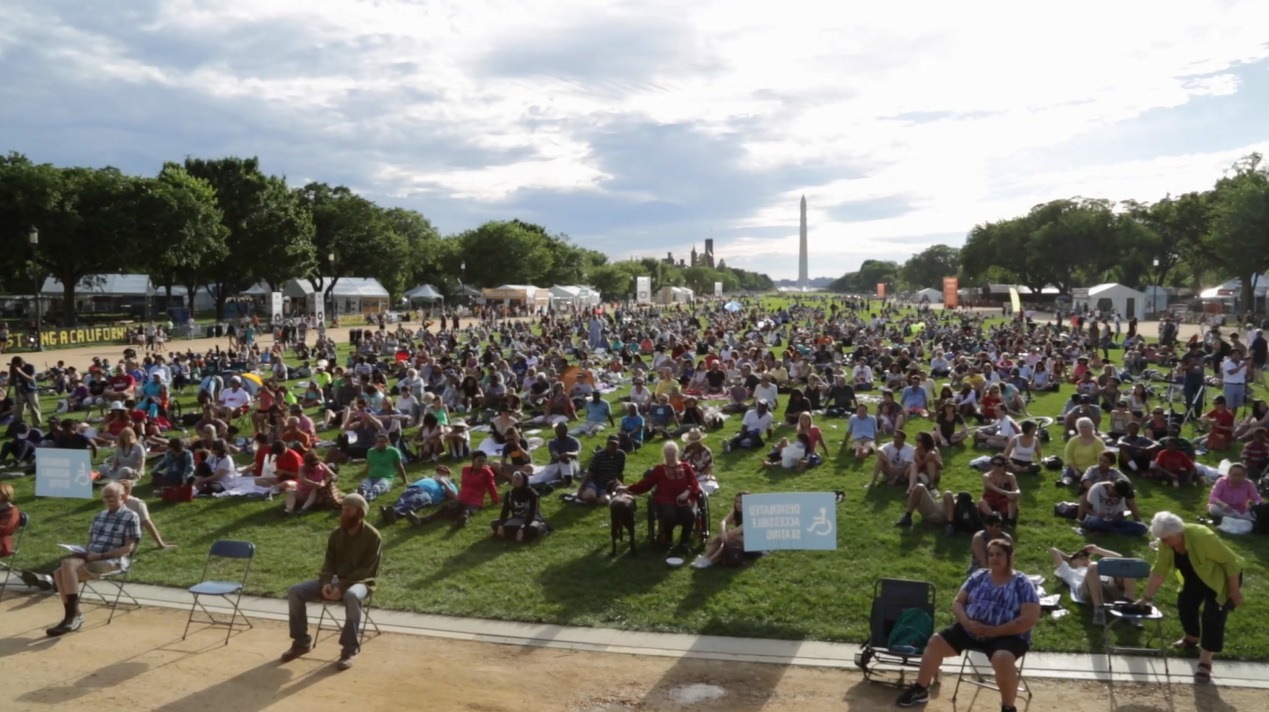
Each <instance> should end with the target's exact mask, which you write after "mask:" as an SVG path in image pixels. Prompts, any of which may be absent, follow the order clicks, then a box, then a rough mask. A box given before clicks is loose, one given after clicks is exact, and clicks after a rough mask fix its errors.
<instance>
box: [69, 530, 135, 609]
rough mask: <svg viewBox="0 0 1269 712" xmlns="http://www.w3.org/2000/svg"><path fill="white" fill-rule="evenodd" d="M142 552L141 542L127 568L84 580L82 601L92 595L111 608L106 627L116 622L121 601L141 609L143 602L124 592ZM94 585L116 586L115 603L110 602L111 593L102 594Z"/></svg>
mask: <svg viewBox="0 0 1269 712" xmlns="http://www.w3.org/2000/svg"><path fill="white" fill-rule="evenodd" d="M140 550H141V542H140V541H138V542H137V548H136V550H135V551H133V552H132V557H131V558H130V560H129V561H128V567H127V568H125V569H119V570H118V571H111V572H108V573H104V574H90V575H89V577H88V578H86V579H84V580H83V581H82V582H81V583H80V592H79V597H80V600H83V598H84V595H85V594H89V593H91V594H92V595H94V596H96V597H97V598H99V599H101V604H102V605H103V606H109V607H110V617H109V618H107V619H106V625H109V624H110V623H112V622H114V619H115V611H116V610H117V609H118V608H119V601H121V600H123V599H125V598H126V599H128V605H129V606H134V607H136V608H140V607H141V602H140V601H138V600H137V599H136V598H135V597H133V595H132V594H130V593H128V592H127V591H125V590H124V586H126V585H127V584H128V576H129V574H131V573H132V568H133V567H134V566H136V565H137V555H138V553H139V552H140ZM94 583H108V584H110V585H111V586H114V587H115V592H114V593H115V596H114V600H113V601H111V600H110V596H109V593H102V592H101V591H98V590H97V588H96V587H95V586H93V584H94Z"/></svg>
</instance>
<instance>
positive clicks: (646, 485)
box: [617, 440, 701, 551]
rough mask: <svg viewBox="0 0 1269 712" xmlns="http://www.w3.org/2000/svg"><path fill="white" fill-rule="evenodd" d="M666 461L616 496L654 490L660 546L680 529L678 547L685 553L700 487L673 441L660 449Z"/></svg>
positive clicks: (622, 489)
mask: <svg viewBox="0 0 1269 712" xmlns="http://www.w3.org/2000/svg"><path fill="white" fill-rule="evenodd" d="M661 455H662V457H663V458H664V462H663V463H662V464H660V465H657V466H656V467H654V468H652V469H651V470H648V472H647V473H645V474H644V476H643V479H641V480H639V481H638V482H636V483H634V484H632V485H630V486H629V487H618V488H617V493H618V494H622V493H625V492H629V493H630V494H643V493H644V492H648V491H649V490H651V491H652V502H651V504H650V507H651V508H652V510H653V511H654V512H655V516H656V519H657V543H658V544H662V545H665V546H669V545H670V543H671V542H672V540H673V534H674V528H675V527H681V528H682V532H681V533H680V534H679V543H678V548H679V549H681V550H683V551H686V550H687V549H688V544H689V542H690V541H691V536H692V532H693V531H694V530H695V528H696V504H697V502H699V501H700V499H701V488H700V484H699V483H698V482H697V480H696V473H695V472H693V471H692V466H691V465H689V464H687V463H686V462H680V461H679V445H678V443H676V442H675V441H673V440H670V441H668V442H666V443H665V445H664V446H662V447H661Z"/></svg>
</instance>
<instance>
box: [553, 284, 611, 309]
mask: <svg viewBox="0 0 1269 712" xmlns="http://www.w3.org/2000/svg"><path fill="white" fill-rule="evenodd" d="M550 291H551V302H552V303H553V304H554V305H556V306H557V307H558V306H569V307H577V308H578V309H581V308H585V307H593V306H596V305H597V304H599V292H597V291H595V289H594V288H593V287H582V286H575V285H569V286H564V285H558V284H557V285H555V286H554V287H551V290H550Z"/></svg>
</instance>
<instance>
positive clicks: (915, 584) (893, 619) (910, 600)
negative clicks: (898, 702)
mask: <svg viewBox="0 0 1269 712" xmlns="http://www.w3.org/2000/svg"><path fill="white" fill-rule="evenodd" d="M936 601H937V595H936V592H935V590H934V585H933V584H930V583H926V582H925V581H907V580H904V579H880V580H878V581H877V582H876V583H875V584H873V594H872V615H871V617H870V621H869V633H868V640H867V641H865V642H864V644H863V645H861V646H859V647H860V651H859V652H858V653H855V665H856V666H857V667H859V669H860V670H863V671H864V679H865V680H867V681H869V682H878V683H881V684H885V685H895V686H899V687H903V686H905V685H906V684H907V683H906V682H905V680H904V676H905V673H907V672H913V673H915V672H916V671H917V670H919V669H920V667H921V653H920V652H915V651H913V650H902V651H899V650H891V649H890V647H889V645H890V643H889V641H890V632H891V631H892V630H893V629H894V627H895V623H897V622H898V621H899V616H901V615H902V614H903V612H904V611H906V610H908V609H909V608H918V609H920V610H923V611H925V612H926V613H927V614H929V616H930V620H931V621H932V620H934V609H935V604H936ZM896 673H897V678H896V677H895V674H896Z"/></svg>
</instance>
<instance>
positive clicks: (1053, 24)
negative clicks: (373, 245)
mask: <svg viewBox="0 0 1269 712" xmlns="http://www.w3.org/2000/svg"><path fill="white" fill-rule="evenodd" d="M1267 14H1269V9H1267V8H1266V7H1265V4H1264V0H1249V1H1245V2H1242V1H1237V0H1210V1H1207V0H1186V1H1173V0H1153V1H1138V0H1118V1H1117V2H1113V3H1107V2H1083V1H1081V0H1073V1H1068V2H1063V3H1055V2H1027V3H1019V2H1016V1H1013V2H994V1H990V0H988V1H983V2H975V3H969V4H966V3H948V2H944V1H941V0H937V1H935V0H920V1H916V0H911V1H909V2H903V3H861V2H845V3H827V2H806V1H804V0H784V1H783V2H779V3H772V2H765V1H751V0H693V1H692V2H687V3H684V2H681V0H680V1H676V2H669V1H665V0H633V1H631V2H615V1H614V2H606V1H604V0H545V1H543V0H516V1H510V0H480V1H479V2H457V1H450V0H436V1H431V0H428V1H413V0H374V1H372V2H358V1H357V0H306V2H302V3H300V2H294V1H293V0H166V1H158V0H130V1H125V2H118V3H91V4H86V3H83V2H81V1H79V0H5V1H4V2H3V3H0V77H3V78H4V79H3V81H0V151H5V152H8V151H17V152H20V153H24V154H26V155H27V156H28V157H29V158H31V159H32V160H35V161H37V162H50V163H54V164H58V165H96V166H100V165H113V166H116V167H118V168H120V169H122V170H125V171H129V172H133V173H140V174H154V173H156V172H157V171H158V169H159V168H160V166H161V165H162V163H163V162H164V161H169V160H174V161H180V160H182V159H183V158H184V157H186V156H196V157H205V158H214V157H220V156H226V155H237V156H249V155H250V156H258V157H259V158H260V160H261V163H262V165H263V167H264V169H265V170H266V171H268V172H271V173H277V174H280V175H285V176H286V177H287V179H288V180H289V181H290V182H291V183H292V184H295V185H302V184H304V183H307V182H309V181H322V182H326V183H330V184H332V185H334V184H343V185H347V186H349V187H350V188H352V189H354V190H356V191H358V192H360V193H362V194H363V195H366V196H367V197H369V198H371V199H373V200H375V201H376V202H378V203H380V204H382V205H391V206H402V207H406V208H410V209H414V210H418V211H419V212H421V213H423V214H424V215H426V216H427V217H428V218H429V219H430V220H431V221H432V222H433V224H435V225H436V226H437V228H438V229H439V230H440V231H441V232H442V233H444V234H451V233H456V232H459V231H462V230H465V229H468V228H472V227H475V226H477V225H479V224H480V223H482V222H484V221H487V220H504V219H511V218H513V217H516V218H520V219H522V220H526V221H531V222H536V223H539V224H542V225H544V226H546V227H547V229H548V230H550V231H551V232H563V233H566V234H568V235H569V236H570V237H571V238H572V239H573V240H574V241H575V242H576V243H577V244H580V245H583V246H586V247H590V248H593V249H596V250H600V251H602V252H605V253H606V254H608V255H609V257H610V258H611V259H614V260H615V259H625V258H627V257H631V256H646V255H658V256H663V255H664V254H665V253H666V252H668V251H672V252H674V253H675V255H676V257H686V255H687V252H688V250H690V249H691V247H692V246H693V245H696V246H698V249H699V246H700V245H701V244H702V243H703V241H704V240H705V239H706V238H709V237H712V238H713V239H714V242H715V254H716V256H717V257H720V258H723V259H725V260H726V262H727V264H728V265H731V266H736V267H744V268H746V269H752V270H757V271H761V272H766V273H767V274H770V275H771V276H772V277H775V278H777V279H778V278H791V277H796V276H797V240H798V199H799V198H800V196H802V195H805V196H806V198H807V202H808V218H809V219H808V222H809V228H810V234H809V245H810V274H811V276H812V277H820V276H831V277H836V276H840V275H841V274H843V273H845V272H848V271H852V270H854V269H857V268H858V266H859V264H860V263H861V262H862V261H863V260H865V259H893V260H898V261H902V260H904V259H907V258H908V257H909V256H911V255H912V254H913V253H915V252H919V251H920V250H922V249H924V248H926V247H928V246H930V245H934V244H940V243H942V244H949V245H960V244H961V243H962V242H963V241H964V237H965V234H966V233H967V232H968V231H969V229H970V228H972V227H973V226H974V225H975V224H977V223H981V222H986V221H989V220H996V219H1001V218H1007V217H1012V216H1014V215H1018V214H1021V213H1024V212H1026V211H1027V210H1028V209H1030V208H1031V206H1033V205H1035V204H1038V203H1041V202H1045V201H1047V200H1052V199H1056V198H1065V197H1073V196H1085V197H1094V198H1108V199H1112V200H1125V199H1136V200H1146V201H1148V200H1156V199H1158V198H1161V197H1163V196H1164V195H1166V194H1168V193H1174V194H1175V193H1181V192H1186V191H1190V190H1200V189H1204V188H1207V187H1210V186H1211V184H1212V183H1213V182H1214V181H1215V180H1216V179H1217V178H1219V177H1220V176H1221V175H1222V173H1223V171H1225V170H1227V169H1228V167H1229V166H1230V164H1232V163H1233V162H1234V161H1235V160H1236V159H1238V158H1239V157H1240V156H1243V155H1245V154H1247V153H1250V152H1252V151H1261V152H1266V151H1269V120H1266V119H1265V115H1264V107H1265V106H1269V35H1267V34H1266V33H1265V31H1264V27H1265V20H1266V19H1269V17H1267Z"/></svg>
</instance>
